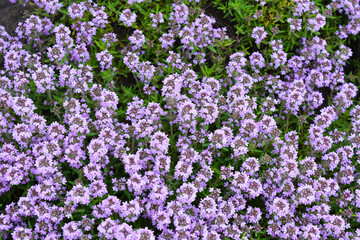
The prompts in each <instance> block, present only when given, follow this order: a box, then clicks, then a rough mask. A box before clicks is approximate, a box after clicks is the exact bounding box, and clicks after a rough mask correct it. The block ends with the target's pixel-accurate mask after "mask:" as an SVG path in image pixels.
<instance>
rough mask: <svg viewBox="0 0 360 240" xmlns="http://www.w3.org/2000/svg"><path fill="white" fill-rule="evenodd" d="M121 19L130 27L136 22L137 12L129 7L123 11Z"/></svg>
mask: <svg viewBox="0 0 360 240" xmlns="http://www.w3.org/2000/svg"><path fill="white" fill-rule="evenodd" d="M120 21H122V22H123V23H124V25H125V26H126V27H130V26H131V25H132V23H134V22H136V14H135V13H132V12H131V10H130V9H128V8H127V9H125V10H124V11H123V12H122V13H121V15H120Z"/></svg>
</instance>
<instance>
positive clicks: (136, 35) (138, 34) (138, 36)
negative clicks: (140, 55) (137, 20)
mask: <svg viewBox="0 0 360 240" xmlns="http://www.w3.org/2000/svg"><path fill="white" fill-rule="evenodd" d="M129 41H130V43H131V44H133V45H135V49H137V48H140V47H142V45H143V44H145V35H144V34H143V32H142V31H141V30H135V31H134V32H133V34H132V35H131V36H130V37H129Z"/></svg>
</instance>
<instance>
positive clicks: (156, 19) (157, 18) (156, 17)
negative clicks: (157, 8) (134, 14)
mask: <svg viewBox="0 0 360 240" xmlns="http://www.w3.org/2000/svg"><path fill="white" fill-rule="evenodd" d="M150 17H151V18H152V25H151V26H152V27H153V28H155V27H157V25H158V24H159V23H163V22H164V18H163V14H162V12H159V13H158V14H154V13H150Z"/></svg>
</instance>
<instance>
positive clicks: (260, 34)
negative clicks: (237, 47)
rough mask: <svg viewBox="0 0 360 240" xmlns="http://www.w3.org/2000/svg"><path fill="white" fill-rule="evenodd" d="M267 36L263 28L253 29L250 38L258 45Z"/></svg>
mask: <svg viewBox="0 0 360 240" xmlns="http://www.w3.org/2000/svg"><path fill="white" fill-rule="evenodd" d="M266 36H267V32H266V31H265V28H264V27H255V28H254V29H253V31H252V34H251V37H252V38H254V39H255V43H256V44H260V42H261V41H262V40H264V39H265V38H266Z"/></svg>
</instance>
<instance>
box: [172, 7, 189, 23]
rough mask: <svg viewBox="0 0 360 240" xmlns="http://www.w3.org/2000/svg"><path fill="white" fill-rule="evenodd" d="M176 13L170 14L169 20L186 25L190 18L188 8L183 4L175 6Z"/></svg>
mask: <svg viewBox="0 0 360 240" xmlns="http://www.w3.org/2000/svg"><path fill="white" fill-rule="evenodd" d="M173 7H174V11H173V12H171V13H170V17H169V20H170V21H175V22H176V23H177V24H182V23H186V22H187V19H188V16H189V9H188V7H187V6H186V5H185V4H184V3H182V4H181V5H176V4H173Z"/></svg>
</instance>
